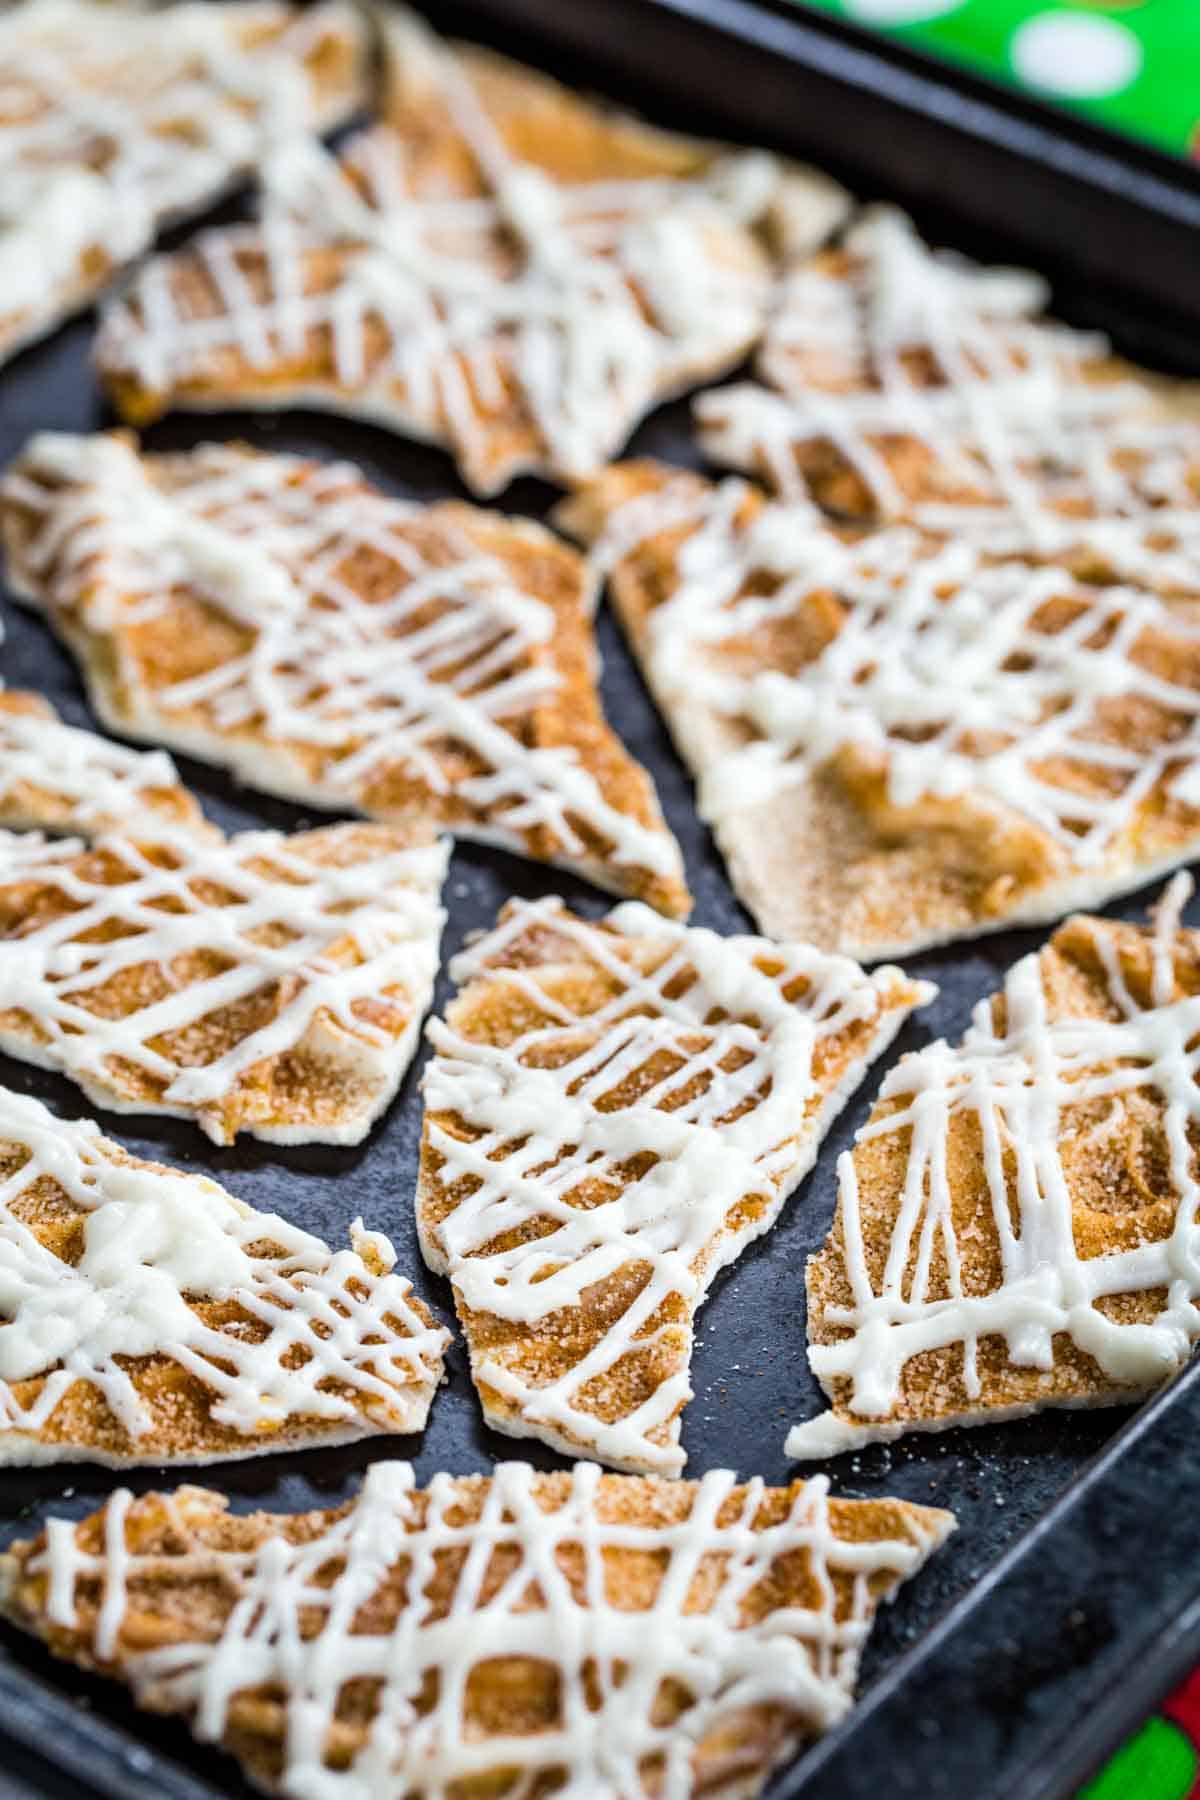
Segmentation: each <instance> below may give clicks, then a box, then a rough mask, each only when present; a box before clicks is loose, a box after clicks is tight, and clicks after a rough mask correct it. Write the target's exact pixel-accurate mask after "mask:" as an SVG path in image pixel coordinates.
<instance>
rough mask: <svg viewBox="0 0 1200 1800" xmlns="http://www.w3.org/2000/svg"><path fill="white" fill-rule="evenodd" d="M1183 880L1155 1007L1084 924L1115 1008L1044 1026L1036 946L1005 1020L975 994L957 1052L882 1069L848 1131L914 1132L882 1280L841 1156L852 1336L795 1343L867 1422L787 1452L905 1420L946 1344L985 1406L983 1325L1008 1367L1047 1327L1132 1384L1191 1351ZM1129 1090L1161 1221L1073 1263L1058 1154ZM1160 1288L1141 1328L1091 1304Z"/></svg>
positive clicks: (1192, 1013)
mask: <svg viewBox="0 0 1200 1800" xmlns="http://www.w3.org/2000/svg"><path fill="white" fill-rule="evenodd" d="M1191 891H1192V883H1191V878H1190V876H1187V875H1178V876H1176V877H1175V880H1174V882H1173V883H1172V885H1171V888H1170V889H1169V890H1168V896H1167V902H1166V904H1165V905H1164V906H1163V907H1162V908H1161V909H1160V911H1159V915H1158V918H1157V921H1156V932H1155V938H1156V942H1155V946H1154V969H1155V975H1154V996H1153V998H1154V1002H1155V1003H1154V1004H1153V1005H1152V1006H1151V1007H1149V1008H1145V1009H1143V1008H1139V1007H1138V1006H1137V1004H1136V1003H1135V1002H1134V1000H1133V999H1132V997H1131V996H1130V993H1129V990H1128V987H1127V985H1126V983H1125V981H1124V979H1123V978H1122V976H1121V973H1120V965H1119V961H1118V958H1117V954H1116V950H1115V947H1114V946H1113V945H1111V944H1105V940H1104V937H1103V930H1104V926H1103V922H1101V921H1098V922H1097V939H1096V941H1097V946H1098V948H1099V949H1100V951H1101V956H1102V960H1103V962H1104V965H1105V966H1106V970H1107V974H1108V978H1109V981H1110V985H1111V994H1112V998H1113V1001H1114V1003H1115V1004H1116V1006H1117V1008H1118V1010H1119V1011H1120V1013H1121V1017H1120V1018H1118V1019H1115V1020H1109V1019H1097V1018H1073V1017H1070V1016H1066V1017H1057V1018H1051V1017H1050V1015H1049V1011H1048V1005H1047V998H1046V993H1045V989H1044V987H1043V982H1042V973H1041V965H1040V961H1039V958H1038V956H1037V955H1036V954H1033V955H1030V956H1027V957H1024V958H1022V960H1021V961H1020V962H1018V963H1017V964H1016V965H1015V966H1014V967H1013V968H1012V969H1011V970H1010V971H1009V973H1008V976H1007V977H1006V979H1005V983H1004V1004H1005V1023H1004V1026H1003V1029H1002V1030H1000V1029H998V1028H997V1026H996V1023H995V1019H994V1014H993V1010H992V1004H991V1002H990V1000H983V1001H981V1002H980V1004H979V1006H978V1007H977V1008H976V1011H975V1015H974V1020H973V1023H972V1025H971V1026H970V1028H969V1030H968V1031H967V1033H966V1035H965V1036H964V1038H963V1041H962V1043H961V1045H959V1046H957V1047H952V1046H951V1045H949V1044H947V1043H946V1042H945V1041H944V1040H942V1041H939V1042H938V1043H935V1044H930V1045H929V1046H928V1047H927V1048H925V1049H923V1050H920V1051H918V1052H917V1053H916V1054H915V1055H911V1056H906V1057H903V1058H902V1059H901V1061H900V1062H899V1063H898V1064H897V1066H896V1067H895V1068H894V1069H893V1070H892V1071H891V1072H890V1073H889V1074H888V1076H887V1077H886V1078H885V1080H884V1083H883V1086H882V1088H881V1090H880V1102H881V1103H882V1104H884V1105H886V1104H887V1103H888V1102H895V1103H897V1104H895V1106H894V1109H893V1110H890V1111H888V1112H886V1113H882V1114H880V1115H879V1116H876V1117H872V1118H871V1119H870V1120H869V1121H868V1123H867V1124H866V1125H865V1126H864V1127H863V1129H862V1131H861V1132H860V1133H859V1134H858V1139H857V1141H858V1142H859V1143H863V1144H865V1143H869V1142H871V1141H872V1140H873V1139H876V1138H879V1137H881V1136H892V1135H893V1134H895V1133H897V1132H904V1131H910V1130H911V1133H912V1138H911V1143H910V1148H909V1152H908V1164H907V1168H906V1171H905V1176H904V1182H903V1188H902V1191H901V1192H899V1193H898V1194H897V1197H896V1217H895V1222H894V1225H893V1227H892V1233H891V1237H890V1240H889V1244H888V1251H887V1259H886V1265H885V1268H884V1272H883V1276H882V1280H881V1281H879V1282H878V1283H876V1281H875V1280H874V1279H873V1277H872V1274H871V1272H870V1269H869V1266H868V1263H867V1258H866V1253H865V1247H864V1241H863V1232H862V1221H861V1214H860V1209H859V1191H858V1177H857V1171H856V1168H855V1162H854V1157H853V1155H852V1154H851V1153H849V1152H847V1153H846V1154H844V1155H843V1156H842V1157H841V1159H840V1161H839V1164H838V1184H839V1206H840V1213H841V1220H842V1230H843V1243H844V1250H843V1254H844V1257H845V1266H846V1272H847V1275H848V1277H849V1282H850V1286H851V1288H852V1291H853V1295H854V1303H853V1305H852V1306H849V1307H843V1306H830V1307H827V1308H825V1309H824V1313H823V1318H824V1320H825V1322H826V1323H827V1324H829V1325H831V1326H835V1327H844V1328H845V1329H846V1331H847V1334H848V1335H847V1336H845V1337H844V1338H841V1339H839V1340H838V1341H836V1342H833V1343H828V1344H810V1346H809V1361H810V1363H811V1364H812V1367H813V1370H814V1372H815V1374H816V1375H817V1376H818V1378H819V1379H820V1381H821V1382H822V1384H823V1385H826V1386H828V1385H829V1384H831V1383H834V1382H838V1381H842V1380H848V1381H849V1382H850V1383H851V1384H852V1385H851V1391H850V1394H849V1398H848V1406H849V1410H850V1411H851V1412H852V1413H853V1414H854V1415H855V1419H856V1420H858V1421H860V1422H861V1425H860V1426H856V1424H855V1421H854V1420H852V1419H845V1418H842V1419H839V1420H834V1421H830V1420H828V1419H827V1418H818V1419H814V1420H813V1421H811V1423H809V1424H801V1425H798V1426H796V1427H795V1429H794V1430H793V1431H792V1432H791V1434H790V1436H789V1438H788V1440H787V1453H788V1455H789V1456H795V1457H800V1458H808V1457H819V1456H824V1455H828V1454H829V1453H830V1451H831V1449H836V1448H841V1447H846V1446H848V1445H849V1444H850V1443H851V1442H853V1443H859V1444H861V1443H865V1442H869V1441H870V1440H871V1439H872V1438H874V1437H879V1436H883V1437H888V1436H895V1435H896V1434H897V1431H898V1430H899V1429H902V1422H901V1421H899V1420H897V1419H896V1418H895V1417H894V1413H893V1409H894V1408H895V1406H896V1403H897V1400H898V1398H899V1394H900V1383H901V1379H902V1376H903V1372H904V1369H905V1366H906V1364H907V1363H908V1362H909V1361H910V1360H911V1359H912V1358H913V1357H914V1356H918V1355H920V1354H921V1353H922V1352H927V1351H936V1350H941V1349H944V1348H945V1347H946V1346H948V1345H961V1346H962V1355H963V1380H964V1386H965V1389H966V1393H967V1396H968V1398H969V1399H971V1400H974V1401H978V1402H979V1403H980V1410H979V1413H978V1414H977V1415H975V1416H976V1417H979V1418H984V1417H986V1406H987V1393H986V1387H985V1383H984V1381H983V1379H982V1378H981V1376H980V1373H979V1370H978V1365H977V1355H978V1347H979V1343H980V1340H981V1339H982V1338H985V1337H999V1338H1003V1340H1004V1343H1005V1347H1006V1350H1007V1354H1008V1357H1009V1360H1010V1362H1011V1363H1012V1364H1013V1365H1014V1366H1016V1367H1018V1368H1026V1369H1045V1370H1049V1369H1052V1368H1053V1367H1054V1339H1055V1337H1056V1336H1059V1335H1060V1334H1061V1335H1065V1336H1067V1337H1069V1338H1070V1340H1071V1342H1072V1343H1073V1344H1074V1345H1075V1346H1076V1347H1077V1348H1078V1349H1079V1350H1081V1351H1083V1352H1085V1353H1086V1354H1087V1355H1088V1356H1091V1357H1092V1358H1094V1360H1095V1362H1096V1364H1097V1365H1098V1367H1099V1369H1100V1372H1101V1374H1102V1375H1103V1376H1104V1377H1106V1378H1107V1380H1108V1381H1110V1382H1114V1383H1119V1384H1121V1385H1122V1386H1124V1387H1126V1388H1127V1389H1128V1390H1129V1391H1130V1392H1131V1393H1133V1392H1137V1391H1139V1390H1145V1389H1147V1388H1151V1387H1154V1386H1156V1385H1157V1384H1158V1383H1159V1382H1161V1381H1163V1380H1165V1379H1166V1377H1167V1376H1168V1375H1171V1374H1173V1373H1174V1371H1175V1370H1176V1369H1178V1368H1179V1367H1180V1366H1181V1365H1182V1364H1183V1363H1184V1362H1185V1361H1186V1359H1187V1357H1188V1355H1189V1353H1190V1350H1191V1347H1192V1345H1193V1344H1194V1343H1195V1342H1196V1340H1197V1338H1200V1308H1198V1306H1197V1301H1198V1300H1200V1220H1198V1217H1197V1202H1198V1201H1200V1187H1198V1186H1197V1182H1196V1176H1195V1169H1194V1151H1193V1148H1192V1139H1193V1138H1194V1136H1195V1133H1196V1130H1197V1125H1198V1123H1200V1086H1198V1085H1197V1070H1198V1069H1200V1049H1198V1048H1197V1045H1198V1043H1200V996H1196V995H1190V996H1185V997H1184V998H1181V999H1174V998H1173V997H1172V996H1173V994H1174V991H1175V983H1174V966H1173V950H1174V946H1175V943H1176V938H1177V932H1178V926H1179V910H1180V908H1181V907H1182V905H1183V903H1184V901H1185V900H1186V899H1187V897H1188V895H1189V894H1190V893H1191ZM1138 1093H1148V1094H1149V1095H1150V1096H1151V1097H1152V1098H1153V1099H1154V1100H1155V1101H1157V1102H1159V1103H1160V1104H1161V1106H1162V1108H1163V1118H1162V1140H1163V1143H1164V1146H1165V1148H1166V1152H1167V1158H1168V1171H1169V1172H1168V1179H1167V1182H1166V1184H1165V1186H1164V1190H1163V1194H1162V1198H1163V1199H1164V1200H1171V1201H1173V1203H1174V1207H1175V1222H1174V1226H1173V1228H1172V1230H1171V1232H1170V1234H1169V1235H1168V1236H1167V1237H1165V1238H1163V1239H1161V1240H1160V1241H1158V1242H1149V1241H1147V1242H1143V1243H1141V1244H1139V1245H1138V1246H1137V1247H1136V1248H1134V1249H1130V1250H1121V1251H1108V1252H1105V1253H1103V1254H1100V1255H1097V1256H1090V1257H1082V1256H1080V1254H1079V1252H1078V1250H1077V1248H1076V1243H1075V1236H1074V1222H1073V1200H1072V1193H1071V1183H1070V1179H1069V1175H1068V1173H1067V1172H1066V1170H1065V1169H1064V1167H1063V1163H1062V1160H1061V1146H1062V1144H1063V1143H1064V1142H1066V1141H1068V1140H1070V1141H1071V1142H1073V1143H1078V1142H1079V1140H1080V1139H1081V1137H1083V1138H1086V1137H1089V1136H1091V1137H1098V1138H1100V1139H1101V1140H1102V1139H1103V1138H1104V1137H1105V1136H1107V1135H1109V1134H1111V1133H1112V1131H1113V1129H1114V1125H1116V1126H1117V1127H1118V1128H1119V1121H1120V1117H1121V1112H1122V1107H1123V1103H1124V1101H1125V1099H1126V1098H1127V1097H1132V1096H1134V1095H1136V1094H1138ZM1098 1101H1099V1102H1107V1105H1106V1107H1105V1109H1104V1114H1103V1117H1101V1118H1100V1119H1099V1120H1096V1119H1089V1116H1088V1113H1087V1110H1086V1109H1087V1108H1088V1107H1089V1106H1091V1107H1093V1108H1094V1106H1095V1103H1096V1102H1098ZM963 1113H973V1114H974V1115H975V1116H976V1118H977V1119H978V1121H979V1129H980V1133H981V1138H982V1147H983V1158H984V1169H985V1172H986V1179H987V1188H988V1194H989V1197H990V1209H991V1217H992V1224H993V1226H994V1228H995V1241H996V1245H997V1248H998V1252H999V1256H1000V1263H1001V1271H1002V1273H1001V1279H1000V1281H999V1283H998V1285H997V1286H996V1287H995V1288H994V1289H993V1290H992V1291H991V1292H988V1293H971V1292H965V1291H964V1288H963V1283H962V1279H961V1265H960V1260H959V1242H958V1235H957V1232H956V1228H955V1223H954V1207H953V1202H954V1187H953V1183H952V1176H951V1172H950V1169H949V1167H948V1165H947V1157H946V1147H947V1141H948V1132H949V1127H950V1123H951V1120H952V1119H953V1118H954V1117H955V1116H957V1115H961V1114H963ZM1014 1201H1015V1202H1016V1207H1015V1206H1014ZM1017 1207H1019V1215H1018V1212H1017V1210H1016V1208H1017ZM938 1252H940V1254H941V1256H942V1258H944V1262H945V1265H946V1268H947V1270H948V1276H947V1281H948V1289H947V1291H946V1292H944V1293H938V1294H934V1293H933V1292H931V1264H932V1259H933V1258H934V1256H935V1254H937V1253H938ZM1156 1288H1162V1289H1163V1290H1165V1300H1164V1303H1163V1304H1162V1305H1161V1306H1160V1307H1159V1309H1158V1310H1157V1312H1156V1314H1155V1316H1154V1317H1153V1318H1152V1319H1151V1320H1149V1321H1140V1322H1132V1321H1125V1322H1122V1321H1121V1320H1119V1319H1117V1318H1113V1317H1111V1316H1108V1315H1106V1314H1105V1313H1104V1312H1103V1311H1101V1310H1100V1308H1099V1306H1098V1305H1097V1302H1098V1301H1100V1300H1102V1299H1104V1298H1106V1297H1110V1296H1114V1295H1121V1294H1146V1293H1148V1292H1150V1291H1151V1290H1153V1289H1156ZM1085 1391H1086V1388H1085ZM1101 1397H1103V1396H1101ZM906 1422H911V1421H906ZM918 1423H919V1421H918ZM831 1425H832V1427H833V1430H832V1431H831V1429H830V1427H831Z"/></svg>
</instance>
